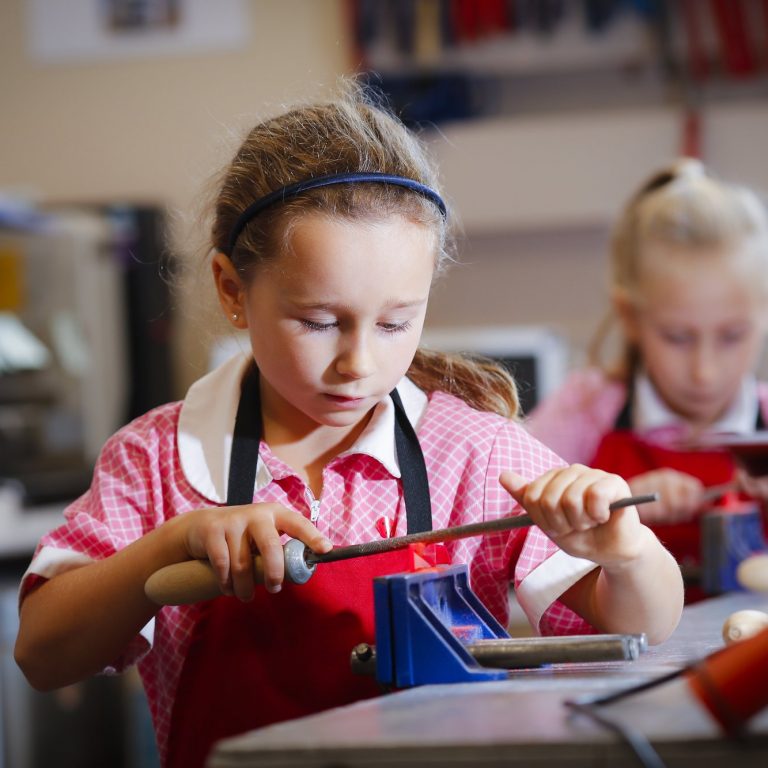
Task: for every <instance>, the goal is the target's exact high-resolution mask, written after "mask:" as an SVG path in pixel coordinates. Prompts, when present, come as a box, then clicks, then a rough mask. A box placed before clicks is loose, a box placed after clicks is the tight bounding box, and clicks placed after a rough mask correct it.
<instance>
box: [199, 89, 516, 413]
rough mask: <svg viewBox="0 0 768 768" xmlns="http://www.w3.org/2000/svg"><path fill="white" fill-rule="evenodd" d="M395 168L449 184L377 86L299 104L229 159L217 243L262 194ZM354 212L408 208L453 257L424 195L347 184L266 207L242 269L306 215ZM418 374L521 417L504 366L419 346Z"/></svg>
mask: <svg viewBox="0 0 768 768" xmlns="http://www.w3.org/2000/svg"><path fill="white" fill-rule="evenodd" d="M351 172H368V173H386V174H392V175H397V176H402V177H406V178H409V179H413V180H415V181H417V182H420V183H421V184H424V185H426V186H428V187H431V188H432V189H434V190H435V191H438V192H439V189H438V180H437V173H436V171H435V169H434V168H433V166H432V164H431V162H430V161H429V159H428V157H427V155H426V153H425V151H424V149H423V147H422V146H421V143H420V141H419V140H418V139H417V137H416V136H415V135H413V134H412V133H411V132H410V131H408V129H407V128H406V127H405V126H404V125H403V124H402V123H401V122H400V121H399V120H398V119H397V118H396V117H395V116H394V115H392V114H391V113H389V112H387V111H386V110H385V109H383V108H382V107H381V106H378V105H375V104H373V103H371V100H370V93H369V92H366V91H365V90H363V89H362V88H361V87H360V86H358V85H357V84H355V83H351V82H347V83H345V84H344V85H343V87H342V88H341V89H340V93H339V95H338V96H337V97H336V98H335V99H333V100H331V101H328V102H325V103H316V104H310V105H306V106H298V107H295V108H294V109H291V110H289V111H287V112H285V113H284V114H282V115H279V116H277V117H274V118H271V119H269V120H266V121H264V122H262V123H260V124H258V125H256V126H255V127H254V128H253V129H252V130H251V131H250V133H249V134H248V135H247V136H246V138H245V140H244V141H243V143H242V144H241V146H240V148H239V149H238V150H237V152H236V153H235V156H234V158H233V159H232V161H231V162H230V163H229V165H228V166H227V167H226V168H225V170H224V172H223V175H222V178H221V180H220V188H219V192H218V194H217V197H216V201H215V209H214V214H213V224H212V231H211V238H212V240H211V246H212V248H213V249H214V250H215V251H218V252H220V253H227V251H228V239H229V236H230V233H231V231H232V228H233V226H234V225H235V222H236V221H237V219H238V217H239V216H240V214H241V213H242V212H243V211H244V210H245V209H246V208H247V207H248V206H249V205H250V204H251V203H253V202H254V201H255V200H257V199H259V198H261V197H264V196H265V195H268V194H269V193H271V192H274V191H275V190H278V189H281V188H282V187H285V186H287V185H289V184H294V183H296V182H300V181H305V180H307V179H311V178H315V177H319V176H324V175H329V174H337V173H351ZM310 213H321V214H323V215H327V216H333V217H341V218H345V219H348V220H350V219H352V220H377V219H381V218H385V217H388V216H392V215H398V216H402V217H403V218H405V219H407V220H409V221H412V222H414V223H416V224H420V225H423V226H425V227H428V228H429V229H430V230H431V231H432V232H433V234H434V242H435V251H436V256H435V274H436V275H437V274H440V273H441V272H443V271H444V269H445V266H446V264H447V263H448V262H449V261H450V260H451V257H450V255H449V253H448V249H449V245H450V239H449V232H448V228H447V224H446V220H445V217H444V216H443V215H442V214H441V213H440V211H439V210H438V208H437V206H436V205H435V204H434V203H433V202H431V201H430V200H429V199H427V198H425V197H424V196H422V195H420V194H418V193H417V192H414V191H412V190H410V189H406V188H403V187H399V186H394V185H390V184H381V183H356V184H337V185H332V186H327V187H322V188H315V189H312V190H308V191H306V192H303V193H302V194H300V195H298V196H296V197H293V198H292V199H289V200H286V201H283V202H281V203H280V204H278V205H273V206H270V207H269V208H266V209H264V210H263V211H262V212H261V213H259V214H258V215H257V216H256V217H254V218H253V219H252V220H251V221H250V222H249V223H248V224H247V226H246V227H245V229H244V230H243V231H242V233H241V234H240V237H239V238H238V240H237V243H236V245H235V247H234V248H233V250H232V252H231V254H229V255H230V258H231V260H232V263H233V264H234V266H235V268H236V269H237V270H238V272H239V273H240V275H241V277H242V278H243V279H244V280H246V281H248V280H251V279H253V277H254V273H255V271H256V270H257V268H258V267H259V266H260V265H261V264H264V263H265V262H267V261H268V260H269V259H271V258H274V257H275V256H276V255H279V254H280V253H283V252H284V250H285V248H286V247H288V245H289V241H290V236H291V232H292V229H293V227H294V225H295V224H296V222H298V221H299V220H300V218H301V217H302V216H305V215H308V214H310ZM408 376H409V377H410V378H411V379H412V380H413V381H414V382H415V383H416V384H417V385H418V386H419V387H421V388H422V389H424V390H425V391H427V392H432V391H435V390H442V391H447V392H449V393H451V394H454V395H457V396H458V397H461V398H462V399H463V400H465V401H466V402H468V403H469V404H470V405H472V406H473V407H475V408H478V409H480V410H490V411H495V412H498V413H502V414H503V415H505V416H510V417H514V416H516V415H517V413H518V398H517V390H516V387H515V383H514V379H513V378H512V377H511V376H510V375H509V374H508V373H507V372H506V370H505V369H503V368H501V366H498V365H495V364H493V363H490V361H488V362H483V361H476V360H473V359H470V358H462V357H460V356H456V355H452V356H448V355H442V354H440V353H435V352H427V351H425V350H421V349H420V350H418V351H417V353H416V356H415V357H414V360H413V362H412V364H411V366H410V368H409V370H408Z"/></svg>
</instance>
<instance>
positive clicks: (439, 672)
mask: <svg viewBox="0 0 768 768" xmlns="http://www.w3.org/2000/svg"><path fill="white" fill-rule="evenodd" d="M373 591H374V611H375V622H376V630H375V636H376V645H375V646H370V645H368V644H366V643H361V644H359V645H357V646H356V647H355V648H354V650H353V651H352V659H351V663H352V669H353V671H354V672H356V673H359V674H369V675H375V677H376V679H377V681H378V682H379V683H380V684H381V685H382V686H383V687H385V688H388V689H391V688H408V687H411V686H415V685H427V684H434V683H461V682H474V681H486V680H504V679H506V678H507V677H508V676H509V672H508V670H509V669H519V668H528V667H537V666H541V665H542V664H554V663H567V662H594V661H616V660H620V661H623V660H631V659H635V658H637V657H638V656H639V654H640V653H641V652H642V651H644V650H645V649H646V648H647V643H646V640H645V636H644V635H583V636H570V637H524V638H512V637H510V636H509V634H508V633H507V632H506V630H505V629H504V627H502V626H501V624H499V622H498V621H497V620H496V619H495V618H494V617H493V615H492V614H491V613H490V611H489V610H488V609H487V608H486V607H485V606H484V605H483V604H482V602H481V601H480V599H479V598H478V597H477V595H476V594H475V593H474V592H473V591H472V590H471V589H470V587H469V579H468V572H467V566H466V565H439V566H436V567H433V568H429V569H425V570H420V571H415V572H411V573H398V574H394V575H391V576H381V577H378V578H376V579H374V583H373Z"/></svg>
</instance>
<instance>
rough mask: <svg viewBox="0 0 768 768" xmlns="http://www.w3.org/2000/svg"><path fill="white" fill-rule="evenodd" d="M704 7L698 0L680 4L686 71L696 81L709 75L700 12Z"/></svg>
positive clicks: (684, 1)
mask: <svg viewBox="0 0 768 768" xmlns="http://www.w3.org/2000/svg"><path fill="white" fill-rule="evenodd" d="M704 10H705V9H704V7H703V6H702V4H701V3H699V2H698V0H683V2H682V3H681V6H680V11H681V16H682V21H683V26H684V27H685V38H686V42H687V52H688V72H689V73H690V75H691V77H692V78H693V79H694V80H696V81H699V82H700V81H702V80H705V79H706V78H707V76H708V75H709V64H708V62H707V54H706V51H705V49H704V43H703V41H702V35H701V27H700V25H699V22H700V21H701V18H700V15H699V14H700V13H701V12H702V11H704Z"/></svg>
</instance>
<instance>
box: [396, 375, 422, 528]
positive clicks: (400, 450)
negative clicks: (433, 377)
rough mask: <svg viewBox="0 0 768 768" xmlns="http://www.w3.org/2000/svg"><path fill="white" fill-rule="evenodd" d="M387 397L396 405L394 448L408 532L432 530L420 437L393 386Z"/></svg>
mask: <svg viewBox="0 0 768 768" xmlns="http://www.w3.org/2000/svg"><path fill="white" fill-rule="evenodd" d="M389 396H390V397H391V398H392V402H393V403H394V404H395V448H396V449H397V462H398V464H399V465H400V479H401V480H402V482H403V496H404V497H405V513H406V515H407V517H408V533H421V532H422V531H431V530H432V503H431V501H430V498H429V481H428V479H427V465H426V464H425V463H424V453H423V452H422V450H421V446H420V445H419V438H418V437H416V431H415V430H414V428H413V425H412V424H411V422H410V421H408V416H407V415H406V413H405V408H403V402H402V400H401V399H400V395H399V394H398V392H397V390H396V389H393V390H392V391H391V392H390V393H389Z"/></svg>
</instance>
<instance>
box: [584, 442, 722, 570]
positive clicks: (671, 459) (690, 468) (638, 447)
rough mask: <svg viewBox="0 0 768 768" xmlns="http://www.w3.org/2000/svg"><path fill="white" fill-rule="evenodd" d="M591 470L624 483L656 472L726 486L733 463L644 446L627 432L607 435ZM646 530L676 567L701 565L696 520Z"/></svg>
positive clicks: (713, 455)
mask: <svg viewBox="0 0 768 768" xmlns="http://www.w3.org/2000/svg"><path fill="white" fill-rule="evenodd" d="M590 466H592V467H596V468H597V469H603V470H605V471H606V472H613V473H615V474H617V475H621V476H622V477H623V478H625V479H626V480H631V479H632V478H633V477H635V476H636V475H641V474H643V473H644V472H650V471H652V470H655V469H663V468H669V469H676V470H678V471H680V472H685V473H686V474H689V475H693V476H694V477H698V478H699V480H701V481H702V482H703V483H704V485H706V486H710V485H719V484H720V483H727V482H728V481H730V480H731V479H732V478H733V474H734V471H735V466H734V463H733V460H732V459H731V457H730V455H729V454H728V453H726V452H724V451H690V452H689V451H674V450H670V449H669V448H665V447H663V446H660V445H655V444H652V443H648V442H645V441H644V440H642V439H641V438H639V437H637V436H636V435H635V434H634V433H632V432H631V431H629V430H614V431H613V432H609V433H608V434H607V435H606V436H605V437H604V438H603V439H602V441H601V442H600V445H599V446H598V448H597V452H596V453H595V456H594V458H593V459H592V461H591V462H590ZM649 527H650V528H651V530H653V532H654V533H655V534H656V535H657V536H658V537H659V539H660V541H661V542H662V543H663V544H664V546H665V547H667V549H669V551H670V552H671V553H672V554H673V555H674V557H675V559H676V560H677V561H678V562H679V563H681V564H683V565H698V564H700V562H701V555H700V541H701V534H700V523H699V520H698V519H694V520H691V521H689V522H686V523H674V524H668V525H653V526H649Z"/></svg>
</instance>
